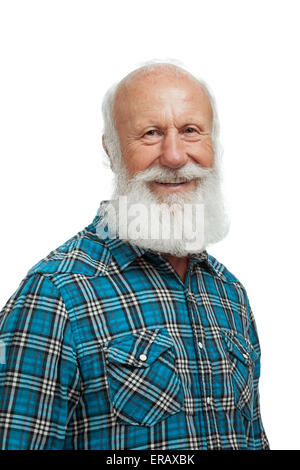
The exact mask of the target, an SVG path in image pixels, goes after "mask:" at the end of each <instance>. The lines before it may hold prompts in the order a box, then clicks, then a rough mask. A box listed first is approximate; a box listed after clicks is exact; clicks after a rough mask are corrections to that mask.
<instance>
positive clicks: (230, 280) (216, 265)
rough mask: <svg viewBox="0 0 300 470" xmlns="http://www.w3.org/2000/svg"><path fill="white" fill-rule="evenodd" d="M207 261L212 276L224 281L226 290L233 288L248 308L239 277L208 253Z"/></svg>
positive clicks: (247, 301)
mask: <svg viewBox="0 0 300 470" xmlns="http://www.w3.org/2000/svg"><path fill="white" fill-rule="evenodd" d="M207 262H208V264H209V266H210V268H211V271H212V272H213V274H214V276H216V277H217V278H218V279H220V281H221V282H222V283H224V285H226V290H227V289H230V290H234V291H235V292H236V293H237V294H238V296H239V298H240V300H243V303H244V304H245V306H246V307H247V309H249V308H250V305H249V299H248V295H247V291H246V288H245V286H244V284H243V282H241V281H240V279H239V278H238V277H237V276H236V275H235V274H233V273H232V272H231V270H229V269H228V268H227V267H226V266H225V265H224V264H222V263H221V262H220V261H219V260H217V259H216V258H215V257H214V256H212V255H210V254H209V255H208V260H207Z"/></svg>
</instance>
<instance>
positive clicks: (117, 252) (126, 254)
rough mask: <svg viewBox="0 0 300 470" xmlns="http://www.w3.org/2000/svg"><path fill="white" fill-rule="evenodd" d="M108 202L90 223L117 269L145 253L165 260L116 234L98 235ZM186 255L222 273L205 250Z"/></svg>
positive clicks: (125, 266) (156, 253)
mask: <svg viewBox="0 0 300 470" xmlns="http://www.w3.org/2000/svg"><path fill="white" fill-rule="evenodd" d="M109 202H110V201H109V200H104V201H101V203H100V207H99V209H98V211H97V214H96V216H95V218H94V220H93V222H92V223H93V225H94V227H95V229H96V233H97V234H98V236H99V237H101V239H102V241H103V242H104V243H105V245H106V246H107V248H108V249H109V251H110V252H111V254H112V256H113V258H114V259H115V261H116V262H117V264H118V266H119V269H120V270H124V269H126V268H127V267H128V266H129V265H130V264H131V263H132V262H133V261H134V260H135V259H136V258H138V257H141V256H143V255H144V254H145V253H146V254H147V256H148V257H150V258H151V259H152V261H154V262H155V263H156V264H161V263H163V262H165V261H166V258H165V257H164V256H162V255H161V254H160V253H158V252H156V251H154V250H151V249H145V248H140V247H138V246H136V245H132V244H130V243H129V242H125V241H123V240H121V239H120V238H119V237H118V235H115V236H114V237H113V238H110V237H109V236H107V237H106V238H104V237H103V236H102V235H100V233H101V234H103V228H104V224H103V214H104V208H105V206H106V204H108V203H109ZM188 257H189V258H190V259H191V260H192V262H193V263H194V264H198V263H204V265H206V266H207V267H208V268H209V269H212V270H213V271H214V272H215V273H216V274H217V275H218V276H221V275H222V273H221V272H220V271H219V270H218V269H216V266H215V263H213V261H212V260H214V258H212V259H210V258H211V257H210V255H209V254H208V253H207V251H206V250H203V251H202V252H201V253H194V254H191V255H189V256H188ZM222 276H223V275H222Z"/></svg>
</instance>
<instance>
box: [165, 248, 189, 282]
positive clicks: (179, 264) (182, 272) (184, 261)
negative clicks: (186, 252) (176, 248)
mask: <svg viewBox="0 0 300 470" xmlns="http://www.w3.org/2000/svg"><path fill="white" fill-rule="evenodd" d="M164 256H165V257H166V258H167V260H168V261H170V263H171V265H172V266H173V268H174V269H175V271H176V272H177V274H178V276H179V277H180V279H181V280H182V281H183V282H184V281H185V276H186V272H187V268H188V258H187V257H186V256H185V257H180V258H179V257H178V256H173V255H169V254H167V253H164Z"/></svg>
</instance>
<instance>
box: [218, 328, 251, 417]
mask: <svg viewBox="0 0 300 470" xmlns="http://www.w3.org/2000/svg"><path fill="white" fill-rule="evenodd" d="M222 336H223V339H224V344H225V345H226V353H227V357H228V359H229V361H230V369H231V374H232V384H233V391H234V398H235V403H236V406H237V408H238V409H239V410H240V411H241V413H242V414H243V415H244V416H245V417H246V418H247V419H248V420H251V419H252V418H253V400H254V367H255V361H256V360H257V359H258V358H259V355H258V354H257V352H256V351H255V350H254V348H253V346H252V345H251V343H250V341H248V340H246V338H245V337H244V336H243V335H242V334H240V333H238V332H235V331H233V330H226V329H223V330H222Z"/></svg>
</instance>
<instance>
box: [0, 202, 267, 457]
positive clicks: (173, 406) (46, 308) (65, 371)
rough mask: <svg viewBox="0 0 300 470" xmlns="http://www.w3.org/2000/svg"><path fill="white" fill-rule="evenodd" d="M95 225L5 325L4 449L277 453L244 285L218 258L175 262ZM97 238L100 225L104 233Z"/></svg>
mask: <svg viewBox="0 0 300 470" xmlns="http://www.w3.org/2000/svg"><path fill="white" fill-rule="evenodd" d="M104 205H105V201H103V202H102V203H101V205H100V208H99V211H98V213H97V215H96V217H95V218H94V220H93V222H92V223H91V224H90V225H89V226H87V227H85V228H84V229H83V230H82V231H81V232H79V233H78V234H77V235H75V236H74V237H72V238H71V239H69V240H68V241H67V242H66V243H64V244H63V245H61V246H60V247H58V248H57V249H55V250H53V251H51V252H50V253H49V255H48V256H47V257H45V258H44V259H42V260H41V261H40V262H39V263H37V264H36V265H35V266H34V267H33V268H32V269H30V271H29V272H28V273H27V276H26V277H25V279H23V281H22V282H21V284H20V286H19V287H18V289H17V290H16V292H15V293H14V294H13V295H12V297H11V298H10V299H9V300H8V302H7V303H6V305H5V306H4V309H3V311H2V313H1V316H0V339H1V341H2V342H3V343H2V345H4V346H5V360H4V361H3V360H2V361H1V362H2V363H0V447H1V448H2V449H51V450H54V449H110V450H112V449H114V450H121V449H135V450H139V449H156V450H157V449H159V450H164V449H188V450H189V449H193V450H195V449H253V450H256V449H268V448H269V445H268V440H267V438H266V435H265V432H264V429H263V425H262V421H261V416H260V408H259V392H258V380H259V375H260V347H259V342H258V337H257V331H256V326H255V322H254V319H253V315H252V312H251V308H250V305H249V301H248V298H247V294H246V292H245V289H244V287H243V285H242V284H241V283H240V282H239V281H238V280H237V279H236V277H235V276H233V275H232V274H231V273H230V272H229V271H228V270H227V269H226V268H225V267H224V266H223V265H222V264H220V263H219V262H218V261H217V260H216V259H215V258H213V257H212V256H210V255H208V254H207V252H206V251H204V252H202V253H201V254H200V255H192V256H190V257H189V267H188V272H187V275H186V279H185V281H184V282H183V281H182V280H181V279H180V278H179V276H178V275H177V273H176V272H175V270H174V269H173V267H172V266H171V264H170V263H169V262H168V260H167V259H166V258H165V257H163V256H161V255H159V254H157V253H155V252H154V251H152V250H144V249H140V248H138V247H137V246H131V245H130V244H129V243H125V242H123V241H121V240H120V239H118V238H115V239H109V238H106V239H100V238H99V237H98V235H97V225H98V224H101V221H102V216H101V212H100V210H101V208H103V207H104ZM98 227H99V225H98Z"/></svg>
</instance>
